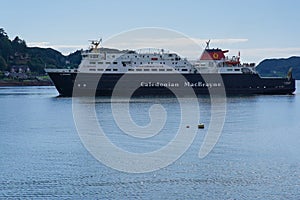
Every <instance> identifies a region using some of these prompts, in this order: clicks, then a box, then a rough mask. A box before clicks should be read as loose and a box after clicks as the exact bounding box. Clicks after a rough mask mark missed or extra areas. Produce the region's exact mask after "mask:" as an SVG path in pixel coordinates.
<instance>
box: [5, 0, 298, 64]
mask: <svg viewBox="0 0 300 200" xmlns="http://www.w3.org/2000/svg"><path fill="white" fill-rule="evenodd" d="M0 5H1V7H0V10H1V14H0V28H4V30H5V31H6V33H7V34H8V36H9V37H10V38H11V39H13V38H14V37H16V36H19V37H20V38H21V39H24V40H25V41H26V43H27V45H28V46H39V47H52V48H54V49H56V50H59V51H61V52H62V53H63V54H65V55H67V54H69V53H71V52H74V51H75V50H77V49H82V48H83V49H86V48H88V46H89V40H91V39H99V38H102V40H103V46H105V44H106V43H105V41H110V42H107V45H108V46H112V47H115V48H122V49H136V48H147V47H160V48H167V49H169V50H170V51H180V52H179V54H180V55H182V56H184V57H188V58H197V57H198V56H200V55H201V53H202V50H203V48H204V47H205V41H207V40H209V39H210V40H211V43H210V47H215V48H217V47H218V48H222V49H229V50H230V52H229V55H237V54H238V52H239V51H240V54H241V60H242V61H244V62H256V63H259V62H260V61H262V60H263V59H266V58H281V57H283V58H288V57H290V56H300V1H297V0H286V1H271V0H251V1H250V0H249V1H242V0H239V1H238V0H213V1H211V0H209V1H208V0H207V1H201V0H184V1H183V0H182V1H179V0H177V1H175V0H151V1H145V0H127V1H124V0H123V1H122V0H105V1H102V0H80V1H79V0H51V1H45V0H44V1H43V0H26V1H17V0H9V1H6V0H0ZM151 27H152V28H151ZM128 33H130V34H128ZM141 34H144V35H143V36H141ZM122 35H126V37H125V36H124V37H120V36H122ZM168 35H170V37H168ZM160 36H161V38H160ZM177 36H178V38H176V37H177ZM116 37H118V40H116V39H114V38H116ZM120 38H121V39H123V40H120ZM182 38H185V39H186V38H189V39H191V40H192V41H194V42H195V43H196V44H197V45H198V47H199V48H198V47H197V48H195V47H194V48H192V47H191V48H190V49H188V47H187V45H186V42H184V40H182ZM141 40H143V42H144V43H141ZM136 41H139V44H138V45H137V44H136ZM141 45H143V46H141Z"/></svg>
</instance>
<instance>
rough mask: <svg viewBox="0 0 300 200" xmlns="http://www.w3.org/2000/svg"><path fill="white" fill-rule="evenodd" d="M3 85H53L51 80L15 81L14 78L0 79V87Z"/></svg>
mask: <svg viewBox="0 0 300 200" xmlns="http://www.w3.org/2000/svg"><path fill="white" fill-rule="evenodd" d="M5 86H53V83H52V82H51V81H16V80H9V81H5V80H0V87H5Z"/></svg>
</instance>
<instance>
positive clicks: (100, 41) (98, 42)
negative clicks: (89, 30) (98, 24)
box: [89, 38, 102, 49]
mask: <svg viewBox="0 0 300 200" xmlns="http://www.w3.org/2000/svg"><path fill="white" fill-rule="evenodd" d="M89 41H90V42H91V44H92V48H93V49H98V46H99V45H100V44H101V43H102V38H100V39H99V40H89Z"/></svg>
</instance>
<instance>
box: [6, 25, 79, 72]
mask: <svg viewBox="0 0 300 200" xmlns="http://www.w3.org/2000/svg"><path fill="white" fill-rule="evenodd" d="M80 61H81V53H80V51H76V52H74V53H71V54H70V55H68V56H64V55H62V54H61V53H60V52H58V51H56V50H54V49H51V48H39V47H27V45H26V42H25V41H24V40H22V39H20V38H19V37H18V36H17V37H15V38H14V39H13V40H10V39H9V37H8V35H7V34H6V32H5V31H4V29H3V28H0V71H9V72H10V71H11V70H12V67H14V66H17V67H18V66H22V67H23V68H24V67H25V68H29V70H30V72H31V73H32V74H35V75H40V74H44V68H45V67H47V68H76V67H77V66H78V65H79V63H80Z"/></svg>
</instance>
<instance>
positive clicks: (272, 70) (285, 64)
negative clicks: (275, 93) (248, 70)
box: [256, 56, 300, 80]
mask: <svg viewBox="0 0 300 200" xmlns="http://www.w3.org/2000/svg"><path fill="white" fill-rule="evenodd" d="M291 67H292V68H293V77H294V78H295V79H297V80H300V57H296V56H293V57H290V58H280V59H266V60H263V61H262V62H261V63H259V65H258V66H257V67H256V70H257V71H258V72H259V74H260V75H262V76H266V77H285V76H286V75H287V72H288V70H289V69H290V68H291Z"/></svg>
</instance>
